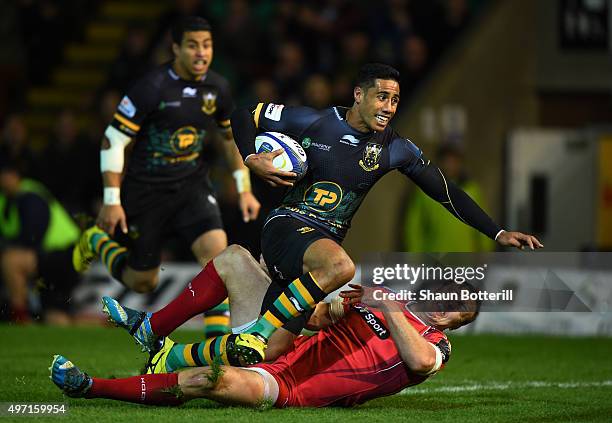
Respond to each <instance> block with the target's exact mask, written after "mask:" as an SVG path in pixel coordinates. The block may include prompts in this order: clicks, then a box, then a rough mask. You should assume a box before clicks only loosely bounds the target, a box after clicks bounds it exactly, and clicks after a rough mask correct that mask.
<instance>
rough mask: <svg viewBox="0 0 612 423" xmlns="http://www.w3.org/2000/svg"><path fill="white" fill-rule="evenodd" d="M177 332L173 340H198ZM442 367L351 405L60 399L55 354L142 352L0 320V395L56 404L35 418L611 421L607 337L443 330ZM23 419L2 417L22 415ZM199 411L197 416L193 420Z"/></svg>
mask: <svg viewBox="0 0 612 423" xmlns="http://www.w3.org/2000/svg"><path fill="white" fill-rule="evenodd" d="M199 335H200V334H199V333H197V332H180V333H179V334H178V336H176V338H177V340H179V341H188V340H194V339H198V338H199ZM450 337H451V342H452V344H453V353H452V357H451V360H450V362H449V365H448V367H447V368H446V369H445V370H444V371H442V372H441V373H440V374H438V375H436V376H435V377H433V378H431V379H430V380H429V381H427V382H425V383H423V384H421V385H419V386H416V387H414V388H411V389H408V390H406V391H404V392H403V393H401V394H398V395H395V396H392V397H386V398H380V399H377V400H374V401H371V402H369V403H366V404H364V405H362V406H359V407H355V408H352V409H337V408H328V409H285V410H276V409H272V410H267V411H255V410H250V409H244V408H239V407H224V406H220V405H217V404H215V403H213V402H210V401H206V400H200V401H192V402H190V403H188V404H186V405H184V406H182V407H179V408H165V407H145V406H140V405H134V404H128V403H121V402H117V401H110V400H79V399H71V398H67V397H64V396H63V395H62V394H61V393H60V391H59V390H58V389H57V388H56V387H55V385H53V383H52V382H51V381H50V380H49V378H48V375H49V372H48V370H47V368H48V367H49V365H50V363H51V359H52V356H53V354H63V355H65V356H66V357H68V358H69V359H70V360H72V361H73V362H74V363H76V364H77V365H78V366H80V367H81V368H82V369H84V370H85V371H87V372H88V373H89V374H91V375H95V376H101V377H127V376H133V375H135V374H137V371H138V369H139V368H140V367H141V366H142V364H143V361H144V357H145V356H144V354H143V353H140V352H139V348H138V347H137V346H136V345H135V344H134V343H133V342H132V341H131V340H130V339H129V337H128V336H127V335H126V334H125V333H124V332H123V331H121V330H120V329H116V328H53V327H43V326H33V327H15V326H7V325H3V326H0V402H3V403H6V402H19V403H24V402H54V403H58V402H63V403H66V404H67V405H68V407H69V412H68V415H67V416H66V417H63V418H60V417H39V418H37V419H36V420H35V421H37V422H42V421H58V420H57V419H64V420H78V421H87V420H89V421H95V422H96V423H102V422H113V423H117V422H126V421H131V422H136V421H145V420H146V421H165V422H175V421H177V422H178V421H185V422H190V423H193V422H194V421H205V422H211V421H213V422H214V421H232V422H239V421H249V422H253V421H260V420H261V421H265V422H270V421H283V422H285V423H293V422H298V421H309V422H322V421H332V420H334V421H336V422H340V421H346V420H349V419H350V420H352V421H372V422H376V421H385V422H391V421H400V420H401V421H419V422H423V421H435V422H437V423H439V422H472V421H485V422H506V421H508V422H510V421H521V422H522V423H527V422H560V421H572V422H578V421H581V422H582V421H584V422H593V421H608V422H609V421H612V360H611V355H612V339H608V338H559V337H541V336H520V337H519V336H498V335H469V336H467V335H464V336H452V333H451V335H450ZM24 419H26V420H27V419H28V418H27V417H22V416H20V417H12V418H11V417H1V416H0V423H2V422H3V421H24ZM196 419H198V420H196Z"/></svg>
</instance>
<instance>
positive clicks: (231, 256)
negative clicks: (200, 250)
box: [213, 244, 254, 279]
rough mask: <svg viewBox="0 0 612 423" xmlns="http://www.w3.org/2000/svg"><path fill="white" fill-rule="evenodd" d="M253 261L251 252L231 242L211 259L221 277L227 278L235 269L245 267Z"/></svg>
mask: <svg viewBox="0 0 612 423" xmlns="http://www.w3.org/2000/svg"><path fill="white" fill-rule="evenodd" d="M251 262H254V259H253V258H252V257H251V253H249V251H248V250H247V249H245V248H243V247H241V246H240V245H237V244H232V245H230V246H229V247H227V248H226V249H225V250H223V252H222V253H221V254H219V255H218V256H217V257H215V258H214V259H213V263H214V265H215V269H216V270H217V273H219V276H221V278H224V279H225V278H227V277H228V276H229V273H231V272H232V271H234V270H235V269H245V268H248V266H249V265H250V264H251Z"/></svg>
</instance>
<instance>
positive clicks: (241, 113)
mask: <svg viewBox="0 0 612 423" xmlns="http://www.w3.org/2000/svg"><path fill="white" fill-rule="evenodd" d="M319 117H320V116H319V112H317V111H316V110H314V109H311V108H309V107H286V106H284V105H282V104H274V103H259V104H257V105H254V106H251V107H248V108H240V109H237V110H236V111H235V112H234V113H233V114H232V119H231V121H232V131H233V133H234V140H235V141H236V145H237V146H238V150H239V151H240V154H241V155H242V158H243V159H246V157H247V156H248V155H249V154H254V153H255V137H256V136H257V134H260V133H262V132H280V133H283V134H285V135H288V136H290V137H291V138H293V139H295V140H296V141H298V142H299V141H301V139H300V138H301V135H302V134H303V133H304V131H305V130H306V129H307V128H308V127H310V126H311V125H312V124H313V123H314V122H316V121H317V120H318V119H319Z"/></svg>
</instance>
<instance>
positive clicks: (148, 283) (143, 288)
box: [132, 276, 159, 294]
mask: <svg viewBox="0 0 612 423" xmlns="http://www.w3.org/2000/svg"><path fill="white" fill-rule="evenodd" d="M158 284H159V277H158V276H155V277H153V278H148V279H144V278H143V279H137V280H136V281H134V283H133V284H132V289H133V290H134V291H136V292H138V293H139V294H148V293H149V292H153V291H154V290H155V288H157V285H158Z"/></svg>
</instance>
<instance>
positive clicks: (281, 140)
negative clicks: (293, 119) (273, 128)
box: [255, 132, 308, 180]
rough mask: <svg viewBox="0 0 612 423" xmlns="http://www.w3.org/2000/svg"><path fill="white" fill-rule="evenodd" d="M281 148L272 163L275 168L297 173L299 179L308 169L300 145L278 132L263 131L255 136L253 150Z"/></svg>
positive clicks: (262, 150) (264, 150) (266, 151)
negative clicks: (279, 153) (281, 152)
mask: <svg viewBox="0 0 612 423" xmlns="http://www.w3.org/2000/svg"><path fill="white" fill-rule="evenodd" d="M276 150H283V154H281V155H279V156H277V157H275V158H274V161H272V164H273V165H274V167H275V168H277V169H280V170H284V171H287V172H294V173H296V174H297V180H300V179H301V178H302V177H303V176H304V175H305V174H306V171H307V170H308V161H307V158H306V152H305V151H304V149H303V148H302V146H301V145H300V144H299V143H298V142H297V141H296V140H294V139H293V138H291V137H288V136H287V135H285V134H281V133H280V132H264V133H263V134H259V135H257V137H256V138H255V151H256V152H257V153H258V154H259V153H270V152H272V151H276Z"/></svg>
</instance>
